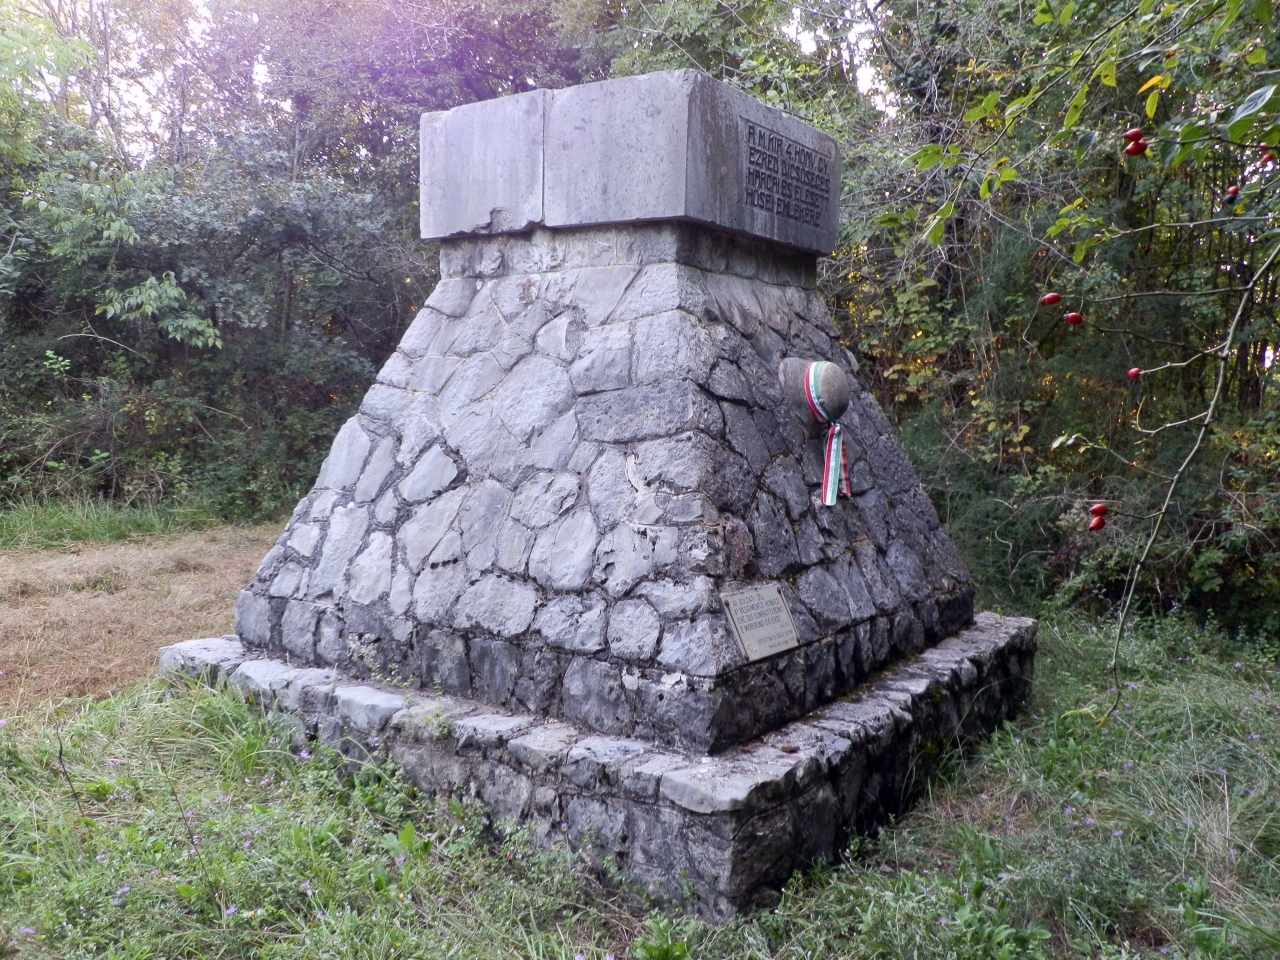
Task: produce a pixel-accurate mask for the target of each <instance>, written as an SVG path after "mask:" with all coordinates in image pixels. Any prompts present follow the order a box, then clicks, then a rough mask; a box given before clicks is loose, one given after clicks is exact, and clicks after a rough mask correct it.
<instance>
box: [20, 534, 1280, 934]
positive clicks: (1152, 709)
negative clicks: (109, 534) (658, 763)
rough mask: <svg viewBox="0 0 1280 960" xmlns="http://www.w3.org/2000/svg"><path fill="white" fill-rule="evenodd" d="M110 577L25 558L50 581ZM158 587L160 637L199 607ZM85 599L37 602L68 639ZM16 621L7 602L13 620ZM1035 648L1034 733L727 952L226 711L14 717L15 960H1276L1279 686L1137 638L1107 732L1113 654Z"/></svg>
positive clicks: (287, 735) (982, 758) (214, 611)
mask: <svg viewBox="0 0 1280 960" xmlns="http://www.w3.org/2000/svg"><path fill="white" fill-rule="evenodd" d="M233 534H234V535H235V536H240V535H242V534H243V531H241V532H239V533H235V532H234V531H233V532H230V533H229V532H228V531H225V530H223V531H214V532H213V533H210V534H206V535H205V536H204V537H203V538H201V540H204V539H208V538H211V537H212V538H217V537H219V536H224V535H226V536H233ZM258 536H259V537H260V538H261V541H262V542H261V543H250V544H241V545H240V546H238V547H234V549H233V548H232V547H231V546H227V547H226V549H227V550H229V551H231V552H232V553H234V552H235V551H237V550H238V551H239V552H240V554H243V555H244V556H245V557H249V556H250V555H252V559H253V561H254V562H256V558H257V556H260V555H261V552H262V549H263V544H265V543H266V542H269V541H270V539H271V538H272V536H273V532H272V531H270V530H267V529H265V528H264V529H263V530H262V531H260V532H259V534H258ZM197 548H198V545H197V544H196V542H195V538H190V540H189V539H188V538H183V537H160V538H158V539H155V540H148V541H142V542H138V543H126V544H116V545H109V546H103V547H98V548H92V550H102V551H108V550H112V551H119V552H118V553H116V554H112V555H111V557H110V560H109V563H108V562H107V561H105V560H102V557H101V556H99V559H98V560H97V561H95V562H99V563H107V568H109V569H110V568H114V569H117V570H119V571H121V572H122V574H121V575H122V576H125V577H126V578H127V577H133V576H138V577H142V578H143V579H144V580H145V578H146V577H147V576H150V575H149V574H145V573H144V572H143V571H145V570H147V569H162V568H163V567H164V564H165V563H172V558H173V557H174V556H175V551H176V556H179V557H182V556H187V557H188V559H190V556H192V555H189V554H188V553H186V552H184V551H188V550H195V549H197ZM209 549H213V548H209ZM92 550H91V548H87V547H86V548H84V549H83V551H82V552H81V553H80V554H78V555H70V554H64V553H48V552H46V553H38V552H34V551H27V552H21V553H19V554H12V555H10V558H12V557H15V556H16V557H21V558H24V560H25V561H27V562H30V563H41V564H47V565H50V566H47V567H42V568H41V570H46V571H55V570H56V569H62V568H57V567H56V564H58V563H62V562H65V563H68V564H74V563H81V562H86V561H84V557H85V556H86V555H92V556H98V555H96V554H92ZM228 556H230V554H228ZM166 557H168V558H169V559H168V560H166V559H165V558H166ZM206 559H207V558H206ZM200 562H205V561H200ZM246 562H248V561H247V560H246ZM228 563H229V561H228ZM148 564H150V566H148ZM210 565H212V564H210ZM93 569H99V568H93ZM64 572H65V573H66V577H67V578H68V579H67V580H66V582H67V583H70V582H72V581H73V580H74V579H75V578H76V577H81V578H82V579H83V578H85V577H91V576H92V574H91V572H90V567H83V568H76V567H74V566H72V567H67V568H66V570H65V571H64ZM53 576H54V574H53V573H51V572H49V573H41V574H40V575H39V576H38V577H37V579H38V581H39V582H40V583H41V584H44V585H45V586H48V585H49V583H50V582H52V579H53ZM194 579H195V582H202V581H205V580H209V579H211V577H210V575H209V574H207V573H203V574H199V573H198V574H197V575H196V576H195V578H194ZM231 579H232V577H231V575H230V574H228V576H227V578H226V583H227V586H228V588H229V587H230V585H231V584H230V581H231ZM0 582H3V581H2V580H0ZM148 582H150V583H152V585H153V586H152V587H151V588H148V589H156V590H157V597H158V599H155V600H154V606H153V607H151V608H149V609H150V610H151V611H152V615H153V616H159V615H160V612H161V611H162V610H163V607H164V605H165V604H166V603H167V604H169V605H171V606H179V607H180V606H183V605H185V604H187V603H189V602H191V598H192V596H194V594H183V593H181V592H170V593H167V594H166V593H165V592H164V590H163V589H159V588H155V586H154V585H155V583H157V582H158V581H155V580H152V581H148ZM108 586H109V585H108ZM126 589H130V588H126ZM95 590H97V588H94V590H88V589H85V590H78V589H74V588H72V587H66V589H62V588H57V589H52V592H50V593H46V594H45V595H44V600H43V601H42V602H45V603H47V604H48V606H49V608H50V610H54V611H56V609H57V608H58V607H59V605H61V604H64V603H72V602H75V601H77V600H79V599H81V598H82V597H83V596H85V595H87V594H91V593H94V591H95ZM99 592H100V593H101V595H102V596H103V597H104V598H107V599H111V598H113V597H119V596H120V595H121V594H118V593H117V594H111V593H109V592H104V591H99ZM144 595H146V591H145V590H139V596H144ZM200 596H203V597H204V601H202V602H206V603H207V604H208V614H207V615H209V616H226V614H227V611H228V610H229V603H230V600H231V597H232V596H233V593H230V592H228V593H227V595H226V596H225V597H221V599H219V596H220V595H219V594H218V593H217V591H214V590H208V591H206V592H205V593H204V594H201V595H200ZM28 600H29V598H21V597H14V596H12V595H4V594H0V614H3V613H4V612H5V611H6V610H8V609H9V608H13V607H15V605H19V606H20V605H21V604H22V603H25V602H28ZM219 604H221V605H222V606H221V607H219ZM24 609H25V608H24ZM219 611H220V612H219ZM28 613H30V610H29V609H28ZM52 615H53V614H50V616H52ZM84 615H86V616H87V615H93V613H92V611H89V612H87V613H84ZM96 615H97V616H98V618H99V619H100V620H101V623H100V624H97V626H104V625H106V624H109V623H110V622H113V621H112V620H111V618H112V617H116V618H121V617H126V618H127V616H128V614H127V612H121V611H120V610H119V605H118V604H117V605H115V606H112V605H109V604H105V603H104V605H103V606H102V607H101V609H100V610H98V611H97V614H96ZM114 622H115V623H116V624H117V627H116V628H117V629H120V630H123V631H127V630H129V629H134V628H132V627H129V626H128V623H130V622H131V621H129V620H127V619H125V620H120V619H117V620H115V621H114ZM2 626H3V621H0V628H2ZM1055 628H1056V629H1055ZM137 629H140V630H142V629H146V627H145V625H141V626H138V627H137ZM197 632H199V631H197ZM188 635H193V634H188ZM3 636H4V634H3V632H0V639H3ZM1041 638H1042V639H1041V652H1040V655H1039V659H1038V664H1037V669H1038V676H1037V684H1036V693H1035V696H1034V700H1033V703H1032V704H1031V706H1030V708H1029V710H1028V712H1027V713H1026V715H1025V716H1023V717H1022V718H1021V719H1019V720H1018V721H1017V722H1015V723H1013V724H1011V725H1009V726H1008V727H1006V728H1005V729H1004V730H1002V731H1001V732H1000V733H998V734H997V735H996V736H995V737H994V738H993V739H992V740H991V742H990V743H988V744H986V745H984V746H983V747H982V748H981V749H980V750H979V751H978V753H977V754H976V755H975V756H974V757H972V758H970V760H969V761H968V762H965V763H957V764H955V765H954V766H953V767H952V768H951V769H950V770H948V771H944V772H943V773H942V774H940V775H939V776H938V777H937V778H936V779H935V780H934V781H933V782H932V783H931V784H930V793H929V796H928V797H927V798H925V799H924V800H923V801H922V802H921V803H920V804H919V806H918V807H917V808H916V810H915V811H914V812H913V813H912V814H910V815H909V816H907V817H904V818H903V819H902V820H901V821H900V822H899V823H898V824H896V825H895V826H894V827H893V828H892V829H889V830H886V831H885V832H884V833H883V834H882V835H881V837H880V838H879V839H878V840H876V841H875V842H868V843H865V844H863V845H862V846H861V848H860V849H858V850H856V851H853V852H852V854H853V855H852V856H851V857H850V859H849V860H848V861H847V862H846V863H845V864H843V865H840V866H837V867H827V868H822V869H818V870H815V871H812V872H810V873H808V874H805V875H802V876H797V877H796V878H794V879H793V880H792V882H791V883H790V884H789V886H788V888H787V890H786V892H785V894H784V896H783V899H782V902H781V903H780V904H779V906H778V908H777V909H776V910H774V911H772V912H770V913H767V914H756V915H752V916H748V917H744V918H740V919H739V920H736V921H734V922H733V923H730V924H728V925H725V926H723V927H719V928H712V927H709V926H707V925H705V924H702V923H700V922H698V921H694V920H689V919H676V920H673V921H666V920H664V919H663V918H662V915H661V914H660V913H658V912H656V911H655V910H653V905H651V904H648V903H645V902H644V901H643V900H642V899H640V898H638V897H637V896H635V895H633V894H631V893H628V892H626V891H619V890H614V889H609V888H606V887H604V886H602V885H601V884H600V883H598V882H597V881H596V880H595V879H593V878H591V877H589V876H586V875H583V874H582V873H581V872H579V870H578V869H577V865H576V864H575V863H574V862H573V860H572V859H571V858H570V857H568V856H567V855H566V854H565V853H564V852H563V851H554V850H553V851H550V852H547V851H540V850H536V849H534V848H532V847H531V846H529V845H528V844H527V843H526V842H525V839H524V837H523V835H522V834H520V833H519V832H516V833H513V834H506V835H501V836H498V835H495V834H493V833H492V832H491V831H490V830H489V829H488V828H486V826H485V824H484V821H483V818H482V815H481V813H480V811H479V810H477V809H476V808H474V807H472V806H470V805H468V804H466V803H463V802H459V801H456V800H455V801H452V802H445V801H435V800H429V799H427V798H424V797H422V796H421V795H418V794H416V793H415V792H414V791H413V790H412V788H411V787H410V786H408V785H407V784H406V783H404V782H403V781H402V780H401V779H399V778H398V777H397V775H396V774H395V772H394V771H393V770H391V769H390V768H387V767H382V766H369V767H365V768H362V769H360V770H358V771H353V770H351V769H350V768H347V767H345V766H344V765H343V763H342V762H341V760H340V758H338V757H336V756H333V755H331V754H329V753H328V752H326V751H324V750H323V749H320V748H317V747H315V746H312V747H311V748H310V750H309V751H306V752H299V751H298V749H297V748H296V747H294V746H292V743H291V731H290V730H289V729H288V726H287V723H286V722H285V721H284V720H283V719H281V718H262V717H258V716H255V715H253V714H252V713H251V712H250V711H248V710H247V709H246V708H245V707H244V706H243V705H242V704H240V703H239V702H238V701H236V700H235V699H234V698H232V697H229V696H227V695H226V694H225V693H223V692H220V691H208V690H201V689H188V688H173V687H167V686H164V685H161V684H158V683H155V682H153V681H143V682H141V683H135V684H133V685H132V686H129V687H127V688H126V689H124V690H123V691H122V692H120V693H119V694H118V695H117V696H115V697H112V698H110V699H105V700H93V699H74V700H61V701H44V702H38V701H35V700H33V699H32V698H26V699H23V700H22V701H21V702H18V703H14V702H13V701H12V700H11V701H10V702H9V704H8V706H5V705H0V956H5V955H6V953H8V954H12V955H14V956H17V957H68V958H71V957H90V956H93V957H111V958H138V960H141V958H143V957H146V958H156V957H166V958H178V957H191V958H195V957H201V958H204V957H218V958H242V957H243V958H249V957H266V958H311V957H316V958H320V957H324V958H347V957H350V958H400V957H404V958H410V957H412V958H419V957H446V956H447V957H458V958H498V957H503V958H512V957H529V958H564V960H569V958H572V957H575V956H576V955H578V954H581V955H582V956H583V957H584V958H585V960H603V958H604V957H605V956H606V955H607V954H609V953H613V954H614V955H615V956H616V957H618V958H622V957H628V956H634V957H637V958H639V960H679V958H680V957H683V956H688V957H692V958H696V960H712V958H715V960H719V958H734V960H739V958H743V960H763V958H778V960H784V958H785V960H802V958H817V957H822V958H826V957H849V958H854V960H864V958H865V960H872V958H876V960H881V958H886V960H887V958H893V960H899V958H909V960H926V958H927V960H947V958H952V960H988V958H989V960H1015V958H1024V957H1025V958H1036V957H1042V958H1085V957H1089V958H1114V960H1120V958H1136V957H1149V958H1152V960H1156V958H1162V957H1173V958H1183V960H1192V958H1196V960H1200V958H1206V960H1207V958H1224V960H1225V958H1238V960H1255V958H1258V960H1261V958H1269V957H1276V956H1280V920H1278V919H1277V918H1280V702H1278V701H1280V695H1278V694H1277V689H1276V688H1277V684H1278V682H1280V675H1278V674H1277V673H1276V670H1275V663H1274V662H1268V661H1267V658H1266V655H1265V654H1263V653H1262V652H1261V651H1259V650H1258V649H1256V648H1249V647H1246V646H1233V645H1232V644H1233V642H1232V641H1230V640H1226V639H1223V638H1222V637H1220V636H1218V635H1216V634H1213V633H1210V632H1206V631H1204V630H1202V629H1199V628H1197V627H1195V626H1194V625H1193V624H1190V623H1189V622H1187V621H1185V620H1181V619H1175V618H1170V619H1165V620H1161V621H1158V622H1151V623H1147V624H1143V625H1141V626H1140V627H1139V628H1136V629H1135V630H1134V631H1133V633H1132V634H1131V636H1130V637H1128V638H1127V639H1126V643H1125V645H1124V647H1123V651H1122V652H1123V657H1122V662H1123V663H1124V664H1125V667H1124V671H1123V674H1122V677H1121V693H1122V706H1121V709H1120V711H1119V712H1118V713H1117V714H1116V715H1115V716H1114V717H1112V718H1111V719H1110V721H1109V722H1108V723H1107V724H1106V725H1105V726H1104V727H1102V728H1101V729H1099V727H1098V726H1097V724H1096V722H1095V720H1094V717H1096V716H1098V715H1100V711H1103V710H1105V709H1106V705H1107V704H1108V703H1109V696H1110V692H1109V686H1110V682H1111V681H1110V678H1109V676H1108V674H1107V672H1106V670H1105V664H1106V662H1107V660H1108V659H1109V656H1110V649H1109V644H1108V643H1107V642H1106V640H1105V637H1104V634H1103V633H1102V632H1099V631H1098V630H1097V628H1096V626H1094V625H1091V624H1090V623H1089V622H1086V621H1081V622H1071V621H1065V620H1057V621H1052V622H1046V623H1044V624H1043V625H1042V628H1041ZM148 642H149V643H150V642H152V641H151V640H150V639H149V640H148ZM138 650H139V651H141V647H139V648H138ZM153 653H154V646H151V647H149V648H148V651H147V653H146V656H145V657H143V656H142V654H141V652H138V653H137V654H136V656H134V661H136V663H135V667H137V669H139V670H145V668H146V664H149V663H150V662H151V661H150V657H151V656H152V655H153ZM4 656H7V654H5V653H3V652H0V658H3V657H4ZM106 656H107V655H106V654H103V653H102V652H101V651H99V650H98V649H97V648H95V647H87V648H85V650H84V653H83V656H82V659H83V660H84V661H85V663H86V665H87V668H90V669H92V668H95V667H96V668H97V669H98V670H99V671H100V672H104V664H105V663H106V662H107V660H106V659H105V657H106ZM134 661H131V662H134ZM11 666H12V664H11V663H9V662H7V661H5V660H3V659H0V669H6V668H7V667H11ZM131 669H133V668H131ZM119 683H120V681H119V680H118V679H117V681H116V684H115V686H113V687H111V689H118V687H119ZM0 703H2V702H0Z"/></svg>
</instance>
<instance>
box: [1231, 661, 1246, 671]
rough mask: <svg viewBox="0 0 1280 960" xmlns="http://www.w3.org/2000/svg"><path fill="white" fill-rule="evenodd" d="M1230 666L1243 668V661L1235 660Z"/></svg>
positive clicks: (1238, 668)
mask: <svg viewBox="0 0 1280 960" xmlns="http://www.w3.org/2000/svg"><path fill="white" fill-rule="evenodd" d="M1232 666H1234V667H1235V668H1236V669H1237V670H1243V669H1244V664H1243V663H1241V662H1240V661H1239V660H1237V661H1236V662H1235V663H1234V664H1232Z"/></svg>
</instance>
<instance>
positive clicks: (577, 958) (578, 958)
mask: <svg viewBox="0 0 1280 960" xmlns="http://www.w3.org/2000/svg"><path fill="white" fill-rule="evenodd" d="M573 960H587V958H586V957H584V956H583V955H582V954H580V953H575V954H574V955H573Z"/></svg>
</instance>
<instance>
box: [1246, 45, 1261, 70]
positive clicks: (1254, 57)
mask: <svg viewBox="0 0 1280 960" xmlns="http://www.w3.org/2000/svg"><path fill="white" fill-rule="evenodd" d="M1244 62H1245V63H1247V64H1250V65H1252V66H1255V67H1260V66H1262V65H1263V64H1264V63H1266V62H1267V48H1266V47H1255V48H1254V49H1253V51H1252V52H1251V53H1250V54H1249V55H1248V56H1247V57H1245V58H1244Z"/></svg>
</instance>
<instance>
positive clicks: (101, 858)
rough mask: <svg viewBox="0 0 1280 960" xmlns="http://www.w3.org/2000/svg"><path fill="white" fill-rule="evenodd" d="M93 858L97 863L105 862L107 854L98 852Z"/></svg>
mask: <svg viewBox="0 0 1280 960" xmlns="http://www.w3.org/2000/svg"><path fill="white" fill-rule="evenodd" d="M93 859H95V860H97V861H98V862H99V863H106V862H107V855H106V854H105V853H100V854H98V855H97V856H96V857H94V858H93Z"/></svg>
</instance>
